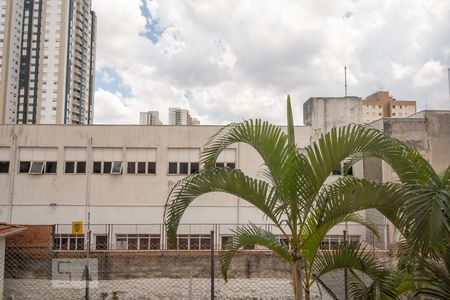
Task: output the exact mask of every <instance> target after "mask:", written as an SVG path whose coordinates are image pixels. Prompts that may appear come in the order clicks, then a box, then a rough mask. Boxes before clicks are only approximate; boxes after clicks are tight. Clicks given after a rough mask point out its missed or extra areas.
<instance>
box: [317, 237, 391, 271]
mask: <svg viewBox="0 0 450 300" xmlns="http://www.w3.org/2000/svg"><path fill="white" fill-rule="evenodd" d="M345 268H347V269H353V270H358V271H361V272H363V273H364V274H366V275H368V276H370V277H376V276H378V275H379V274H381V273H383V272H384V271H385V270H384V267H383V265H382V264H381V263H380V262H379V261H378V260H377V259H376V258H375V257H373V256H372V255H371V254H370V252H369V251H366V249H365V247H363V246H362V245H361V244H359V245H348V246H339V247H338V248H337V249H335V250H331V251H323V252H322V253H321V254H320V255H318V256H317V257H316V259H315V260H314V263H313V272H314V274H316V275H317V276H319V277H321V276H323V275H324V274H327V273H329V272H332V271H336V270H340V269H345Z"/></svg>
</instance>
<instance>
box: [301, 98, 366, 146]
mask: <svg viewBox="0 0 450 300" xmlns="http://www.w3.org/2000/svg"><path fill="white" fill-rule="evenodd" d="M303 120H304V123H305V125H307V126H311V127H312V129H313V131H314V136H312V138H313V139H315V138H317V137H318V136H319V135H320V134H322V133H326V132H328V131H330V130H331V129H332V128H333V127H340V126H344V125H347V124H350V123H355V124H361V123H362V106H361V98H359V97H328V98H327V97H323V98H320V97H314V98H310V99H308V101H306V102H305V103H304V104H303Z"/></svg>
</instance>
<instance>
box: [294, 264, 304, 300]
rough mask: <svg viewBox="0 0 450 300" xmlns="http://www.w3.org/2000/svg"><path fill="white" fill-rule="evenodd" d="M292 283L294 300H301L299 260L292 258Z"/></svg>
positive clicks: (301, 273) (301, 282) (301, 285)
mask: <svg viewBox="0 0 450 300" xmlns="http://www.w3.org/2000/svg"><path fill="white" fill-rule="evenodd" d="M292 283H293V285H294V294H295V300H303V271H302V266H301V259H300V258H298V257H294V259H293V261H292Z"/></svg>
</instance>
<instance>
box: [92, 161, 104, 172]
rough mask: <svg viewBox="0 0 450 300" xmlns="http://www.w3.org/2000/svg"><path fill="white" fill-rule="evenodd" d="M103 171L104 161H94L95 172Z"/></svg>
mask: <svg viewBox="0 0 450 300" xmlns="http://www.w3.org/2000/svg"><path fill="white" fill-rule="evenodd" d="M101 172H102V162H101V161H94V165H93V173H96V174H100V173H101Z"/></svg>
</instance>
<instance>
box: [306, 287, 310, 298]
mask: <svg viewBox="0 0 450 300" xmlns="http://www.w3.org/2000/svg"><path fill="white" fill-rule="evenodd" d="M310 299H311V294H310V293H309V287H305V300H310Z"/></svg>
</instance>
